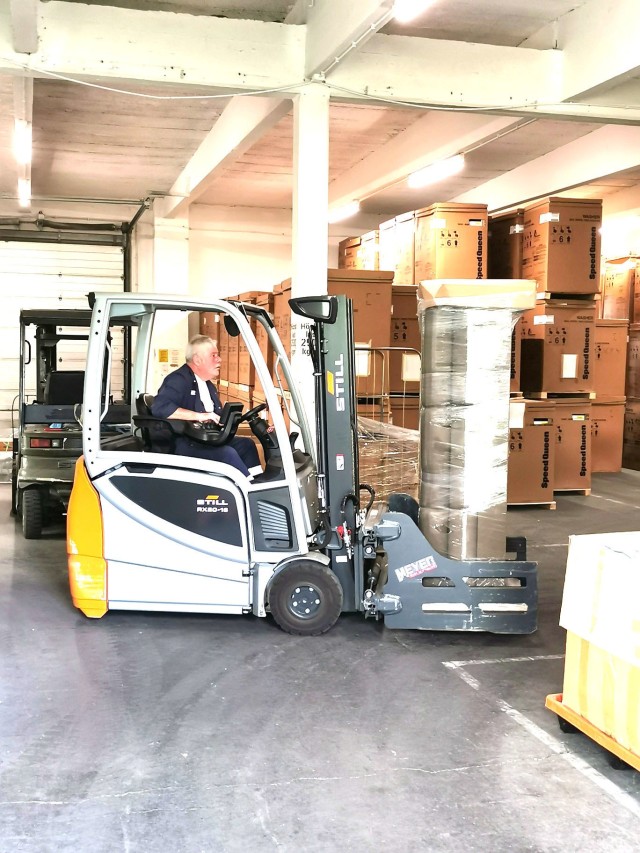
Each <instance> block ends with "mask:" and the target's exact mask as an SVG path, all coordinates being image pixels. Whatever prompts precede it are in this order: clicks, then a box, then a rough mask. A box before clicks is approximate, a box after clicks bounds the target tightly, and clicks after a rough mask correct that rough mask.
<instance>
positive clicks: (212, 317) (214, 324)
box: [198, 311, 219, 342]
mask: <svg viewBox="0 0 640 853" xmlns="http://www.w3.org/2000/svg"><path fill="white" fill-rule="evenodd" d="M218 319H219V317H218V313H217V312H216V311H201V312H200V314H199V315H198V329H199V332H200V334H201V335H207V336H208V337H209V338H213V340H214V341H216V342H217V341H218V326H219V322H218Z"/></svg>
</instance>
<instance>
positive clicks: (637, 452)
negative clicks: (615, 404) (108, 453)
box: [622, 397, 640, 471]
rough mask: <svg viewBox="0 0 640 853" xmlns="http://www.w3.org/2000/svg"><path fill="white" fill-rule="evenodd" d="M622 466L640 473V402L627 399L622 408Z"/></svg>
mask: <svg viewBox="0 0 640 853" xmlns="http://www.w3.org/2000/svg"><path fill="white" fill-rule="evenodd" d="M622 466H623V467H624V468H630V469H631V470H632V471H640V400H633V399H629V398H628V397H627V402H626V404H625V407H624V438H623V444H622Z"/></svg>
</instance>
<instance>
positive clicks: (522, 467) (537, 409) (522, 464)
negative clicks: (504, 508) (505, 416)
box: [507, 399, 556, 504]
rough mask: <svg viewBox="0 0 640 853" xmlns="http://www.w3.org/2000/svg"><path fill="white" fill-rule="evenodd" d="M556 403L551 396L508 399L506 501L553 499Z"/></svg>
mask: <svg viewBox="0 0 640 853" xmlns="http://www.w3.org/2000/svg"><path fill="white" fill-rule="evenodd" d="M554 409H555V404H554V403H553V401H551V400H517V399H514V400H511V402H510V404H509V460H508V465H507V503H509V504H543V503H553V487H554V480H553V472H554V462H555V443H556V441H555V439H556V436H555V429H554V423H553V418H554Z"/></svg>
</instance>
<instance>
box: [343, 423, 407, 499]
mask: <svg viewBox="0 0 640 853" xmlns="http://www.w3.org/2000/svg"><path fill="white" fill-rule="evenodd" d="M419 441H420V439H419V434H418V431H417V430H413V429H404V428H403V427H399V426H393V424H386V423H380V421H374V420H371V419H370V418H363V417H358V453H359V458H360V482H362V483H371V484H373V485H374V488H375V490H376V497H377V498H379V499H380V500H386V499H387V498H388V497H389V495H390V494H393V493H395V492H404V493H405V494H408V495H411V497H412V498H415V500H418V485H419V481H420V474H419V471H418V463H419V458H420V450H419Z"/></svg>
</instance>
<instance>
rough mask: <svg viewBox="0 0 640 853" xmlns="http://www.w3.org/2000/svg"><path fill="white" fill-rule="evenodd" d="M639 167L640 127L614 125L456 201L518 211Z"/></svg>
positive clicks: (479, 187)
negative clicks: (535, 200) (534, 201)
mask: <svg viewBox="0 0 640 853" xmlns="http://www.w3.org/2000/svg"><path fill="white" fill-rule="evenodd" d="M638 166H640V127H626V126H623V125H615V126H614V125H612V126H609V127H602V128H599V129H598V130H594V131H593V132H592V133H589V134H587V135H586V136H582V137H581V138H580V139H576V140H574V141H573V142H569V143H567V145H563V146H562V147H560V148H557V149H556V150H555V151H551V152H550V153H548V154H545V155H544V156H542V157H538V158H537V159H535V160H531V161H530V162H529V163H525V164H523V165H522V166H518V167H517V168H516V169H512V170H511V171H510V172H505V173H504V174H503V175H500V176H499V177H497V178H493V179H492V180H490V181H487V182H486V183H484V184H481V185H480V186H478V187H475V188H474V189H472V190H469V192H466V193H463V194H462V195H460V196H458V197H457V198H455V199H453V201H457V202H463V203H471V204H473V203H483V204H487V205H488V206H489V210H499V209H502V208H506V207H515V206H517V205H520V204H525V203H527V202H529V201H531V200H532V199H535V198H541V197H543V196H547V195H550V194H553V193H558V192H562V191H564V190H570V189H572V188H573V187H577V186H580V185H581V184H585V183H589V182H591V181H597V180H599V179H600V178H604V177H605V176H607V175H612V174H614V173H615V172H621V171H624V170H625V169H632V168H637V167H638Z"/></svg>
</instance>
